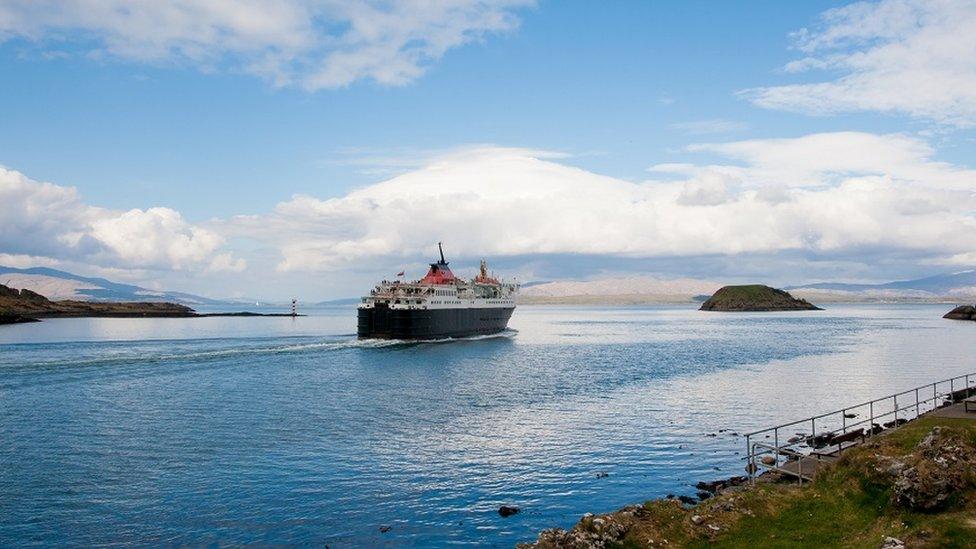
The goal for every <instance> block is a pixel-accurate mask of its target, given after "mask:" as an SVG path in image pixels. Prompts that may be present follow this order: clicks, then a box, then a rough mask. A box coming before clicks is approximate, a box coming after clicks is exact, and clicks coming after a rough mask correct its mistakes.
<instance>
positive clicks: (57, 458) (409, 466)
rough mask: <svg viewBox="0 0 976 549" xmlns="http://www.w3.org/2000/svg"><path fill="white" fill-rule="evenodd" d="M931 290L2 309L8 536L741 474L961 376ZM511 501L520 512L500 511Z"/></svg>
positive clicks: (183, 541)
mask: <svg viewBox="0 0 976 549" xmlns="http://www.w3.org/2000/svg"><path fill="white" fill-rule="evenodd" d="M950 308H951V304H943V305H893V304H879V305H828V308H827V310H825V311H805V312H779V313H714V312H712V313H709V312H700V311H697V310H695V308H694V306H692V305H687V306H643V307H612V308H608V307H568V306H560V307H543V306H520V307H519V308H518V309H517V310H516V312H515V315H514V316H513V318H512V321H511V324H510V330H508V331H506V332H505V333H502V334H499V335H497V336H493V337H481V338H473V339H464V340H446V341H431V342H421V343H416V342H414V343H409V342H399V341H359V340H357V339H356V337H355V335H354V331H355V324H356V318H355V309H354V308H353V307H349V306H342V307H327V308H320V309H308V310H305V311H304V312H306V313H308V316H304V317H298V318H220V317H212V318H192V319H94V318H86V319H52V320H45V321H44V322H42V323H37V324H22V325H13V326H0V545H3V546H11V545H17V546H28V545H38V546H51V545H58V546H108V545H237V544H259V545H315V546H319V547H323V546H329V547H332V548H338V547H401V546H408V547H447V546H478V547H512V546H513V545H514V544H515V543H518V542H523V541H531V540H534V539H535V537H536V536H537V535H538V533H539V531H541V530H543V529H545V528H550V527H564V528H568V527H570V526H572V525H573V524H574V523H575V522H576V521H577V520H578V519H579V517H580V516H581V515H583V514H584V513H587V512H593V513H600V512H608V511H611V510H614V509H617V508H620V507H622V506H625V505H628V504H632V503H639V502H642V501H645V500H647V499H651V498H660V497H665V496H667V495H668V494H673V495H694V494H695V489H694V486H693V485H694V484H695V483H696V482H698V481H701V480H713V479H718V478H724V477H729V476H732V475H740V474H743V473H744V465H745V463H744V461H743V454H744V452H745V441H744V439H743V437H742V434H743V433H745V432H747V431H750V430H755V429H759V428H762V427H766V426H771V425H773V424H776V423H781V422H786V421H790V420H793V419H800V418H803V417H806V416H810V415H813V414H818V413H822V412H828V411H832V410H835V409H839V408H841V407H844V406H847V405H851V404H856V403H860V402H863V401H866V400H868V399H871V398H875V397H880V396H884V395H887V394H890V393H894V392H897V391H901V390H904V389H909V388H912V387H915V386H917V385H921V384H925V383H930V382H933V381H936V380H939V379H945V378H947V377H950V376H955V375H962V374H966V373H971V372H976V361H974V359H973V357H974V356H976V322H962V321H949V320H943V319H942V318H941V316H942V314H944V313H945V312H946V311H947V310H949V309H950ZM501 505H514V506H518V507H519V509H520V510H521V512H520V513H518V514H516V515H514V516H510V517H507V518H503V517H501V516H500V515H499V513H498V508H499V507H500V506H501Z"/></svg>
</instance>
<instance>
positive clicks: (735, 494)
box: [517, 390, 976, 549]
mask: <svg viewBox="0 0 976 549" xmlns="http://www.w3.org/2000/svg"><path fill="white" fill-rule="evenodd" d="M964 391H965V390H964ZM966 394H967V395H968V394H969V393H968V392H967V393H966ZM952 396H953V401H956V400H955V398H954V397H955V395H952ZM950 403H951V402H950ZM960 422H962V423H960ZM898 425H901V423H899V424H898ZM884 433H885V434H884V435H883V436H878V437H874V438H872V439H870V440H869V441H867V442H865V443H863V444H860V445H858V446H855V447H853V448H851V449H848V450H846V451H845V452H844V453H843V454H842V455H841V457H840V458H839V459H838V460H837V461H835V462H833V463H832V464H830V465H828V466H827V467H826V468H825V470H824V472H823V473H821V474H818V476H817V477H816V478H815V479H814V481H813V482H812V483H806V485H805V486H804V487H799V486H797V484H796V482H795V481H794V480H792V479H786V478H785V477H782V476H780V475H779V474H775V473H774V474H767V475H761V476H760V477H759V478H758V479H757V480H758V482H757V483H756V484H754V485H753V484H750V483H749V482H748V477H746V476H738V477H731V478H729V479H723V480H718V481H714V482H699V483H698V484H697V485H696V486H695V487H696V488H697V489H698V491H699V498H700V500H695V498H689V497H687V496H680V497H675V496H673V495H669V496H668V497H667V498H665V499H657V500H651V501H647V502H645V503H643V504H638V505H628V506H626V507H624V508H622V509H619V510H617V511H614V512H611V513H606V514H600V515H595V514H592V513H587V514H585V515H583V517H582V518H580V520H579V521H578V522H577V523H576V524H574V525H573V526H572V527H571V528H569V529H568V530H567V529H562V528H550V529H547V530H543V531H542V532H541V533H540V534H539V536H538V538H537V539H536V540H535V541H534V542H528V543H521V544H518V545H517V547H518V548H519V549H557V548H569V549H604V548H609V547H684V546H695V547H698V546H703V545H708V544H713V543H719V544H722V543H725V544H729V543H730V542H731V545H733V546H762V545H765V544H772V545H777V546H785V545H802V546H806V545H808V544H812V545H818V546H834V545H844V546H851V545H853V546H873V547H882V548H884V549H897V548H899V547H901V548H903V547H905V546H906V544H907V545H908V546H923V547H927V546H932V547H938V546H945V545H946V544H947V542H949V541H951V540H952V539H953V536H955V535H956V530H955V529H957V528H961V529H962V530H961V531H962V532H964V534H963V535H964V536H965V537H966V539H968V536H969V534H968V533H966V532H970V530H968V528H971V527H972V524H970V523H971V518H970V517H971V516H972V513H973V511H974V508H976V497H974V496H976V473H974V472H973V471H974V470H976V421H973V420H971V419H955V420H954V419H945V418H941V417H934V416H931V415H926V416H922V417H921V418H919V419H918V420H914V421H911V422H908V424H907V425H905V426H904V427H903V428H902V429H897V430H896V429H892V430H885V431H884ZM859 513H860V514H863V516H857V515H858V514H859ZM855 516H856V519H857V520H854V521H853V523H854V524H856V525H858V527H859V528H861V529H862V530H863V532H856V531H852V526H851V525H846V526H845V525H844V524H842V523H843V522H844V521H846V520H849V519H851V518H852V517H855ZM798 517H803V518H802V519H800V518H798ZM804 520H807V521H808V523H806V524H804V523H803V521H804ZM954 521H955V522H954ZM957 523H958V524H957ZM949 524H952V526H951V527H950V526H949ZM909 525H910V526H909ZM805 529H808V530H805ZM831 536H833V538H831ZM865 536H867V537H865ZM830 539H833V543H831V542H829V541H828V540H830ZM902 540H904V541H902ZM949 544H950V545H951V543H949Z"/></svg>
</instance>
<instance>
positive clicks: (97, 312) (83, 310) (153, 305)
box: [0, 284, 303, 324]
mask: <svg viewBox="0 0 976 549" xmlns="http://www.w3.org/2000/svg"><path fill="white" fill-rule="evenodd" d="M214 316H240V317H254V316H303V315H292V314H291V313H254V312H249V311H240V312H216V313H198V312H196V311H194V310H193V309H191V308H190V307H188V306H186V305H180V304H178V303H167V302H141V301H140V302H133V301H124V302H96V301H77V300H62V301H51V300H50V299H48V298H46V297H44V296H43V295H41V294H38V293H36V292H32V291H30V290H20V289H16V288H9V287H7V286H4V285H3V284H0V324H22V323H25V322H37V321H39V320H41V319H45V318H84V317H89V318H91V317H96V318H203V317H214Z"/></svg>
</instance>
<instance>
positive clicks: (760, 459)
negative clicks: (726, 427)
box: [744, 372, 976, 485]
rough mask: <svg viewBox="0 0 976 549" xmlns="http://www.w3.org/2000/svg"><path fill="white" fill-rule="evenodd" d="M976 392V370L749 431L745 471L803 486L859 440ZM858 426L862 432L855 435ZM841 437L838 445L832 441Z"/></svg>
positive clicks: (751, 478) (746, 439) (754, 475)
mask: <svg viewBox="0 0 976 549" xmlns="http://www.w3.org/2000/svg"><path fill="white" fill-rule="evenodd" d="M974 395H976V372H974V373H970V374H965V375H959V376H956V377H952V378H948V379H943V380H941V381H936V382H933V383H928V384H925V385H920V386H918V387H915V388H912V389H908V390H906V391H901V392H899V393H895V394H891V395H888V396H884V397H881V398H876V399H873V400H869V401H867V402H862V403H861V404H855V405H853V406H847V407H844V408H841V409H839V410H835V411H833V412H827V413H825V414H819V415H815V416H810V417H807V418H804V419H799V420H796V421H791V422H789V423H782V424H780V425H775V426H773V427H767V428H765V429H759V430H758V431H753V432H751V433H747V434H746V435H745V441H746V456H745V458H744V459H745V460H746V472H747V473H748V477H749V480H750V482H752V483H755V481H756V478H757V477H758V476H759V475H761V474H762V473H763V472H766V471H773V472H776V473H780V474H783V475H786V476H789V477H793V478H796V479H797V482H798V483H799V484H801V485H802V484H803V482H804V481H807V482H808V481H810V480H811V479H812V478H813V475H814V474H815V473H816V470H817V469H818V468H819V466H820V464H821V463H822V462H824V461H830V460H832V459H833V458H835V457H836V456H838V455H840V453H841V452H842V451H843V450H845V449H847V448H849V447H851V446H854V445H857V444H858V443H859V441H858V440H855V439H858V438H860V439H861V441H863V440H867V439H870V438H871V437H873V436H876V435H878V434H880V433H881V432H883V431H888V430H890V429H897V428H898V427H899V426H901V425H903V424H904V423H906V422H908V421H911V420H913V419H917V418H918V417H919V416H921V415H922V414H924V413H926V412H930V411H932V410H935V409H937V408H941V407H943V406H946V405H949V404H955V403H957V402H962V401H964V400H966V399H967V398H970V397H972V396H974ZM808 427H809V432H807V431H806V429H807V428H808ZM859 429H860V431H861V433H860V435H859V436H853V434H854V433H855V432H857V430H859ZM837 439H839V440H840V443H839V444H837V443H833V444H832V443H831V442H832V441H833V440H837ZM825 449H826V451H821V450H825ZM764 458H765V460H764Z"/></svg>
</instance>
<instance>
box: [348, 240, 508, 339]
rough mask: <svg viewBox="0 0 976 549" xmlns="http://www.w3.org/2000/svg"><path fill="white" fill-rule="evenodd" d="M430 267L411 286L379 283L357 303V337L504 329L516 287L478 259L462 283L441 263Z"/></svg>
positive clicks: (413, 336) (456, 334)
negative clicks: (477, 265) (474, 273)
mask: <svg viewBox="0 0 976 549" xmlns="http://www.w3.org/2000/svg"><path fill="white" fill-rule="evenodd" d="M437 248H438V251H439V252H440V261H437V262H436V263H431V264H430V270H428V271H427V275H426V276H424V277H423V278H421V279H420V280H416V281H413V282H403V281H401V280H393V281H387V280H384V281H382V282H380V283H379V284H377V285H376V287H374V288H373V289H372V290H370V292H369V295H367V296H364V297H363V298H362V302H361V303H360V304H359V311H358V313H359V323H358V329H357V333H358V335H359V337H360V338H363V339H365V338H382V339H441V338H457V337H470V336H477V335H489V334H495V333H498V332H501V331H503V330H505V329H506V328H507V327H508V320H509V319H510V318H511V317H512V313H513V312H514V311H515V299H516V297H517V296H518V291H519V285H518V284H517V283H508V282H503V281H500V280H498V279H496V278H494V277H493V276H490V275H489V274H488V264H487V263H486V262H485V260H482V261H481V268H480V270H479V273H478V276H476V277H474V278H473V279H471V280H462V279H460V278H458V277H456V276H454V273H453V272H451V269H450V267H449V266H448V262H447V261H445V260H444V247H443V246H442V245H441V243H440V242H438V243H437ZM402 275H403V273H400V274H399V275H397V276H398V277H399V276H402Z"/></svg>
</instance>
